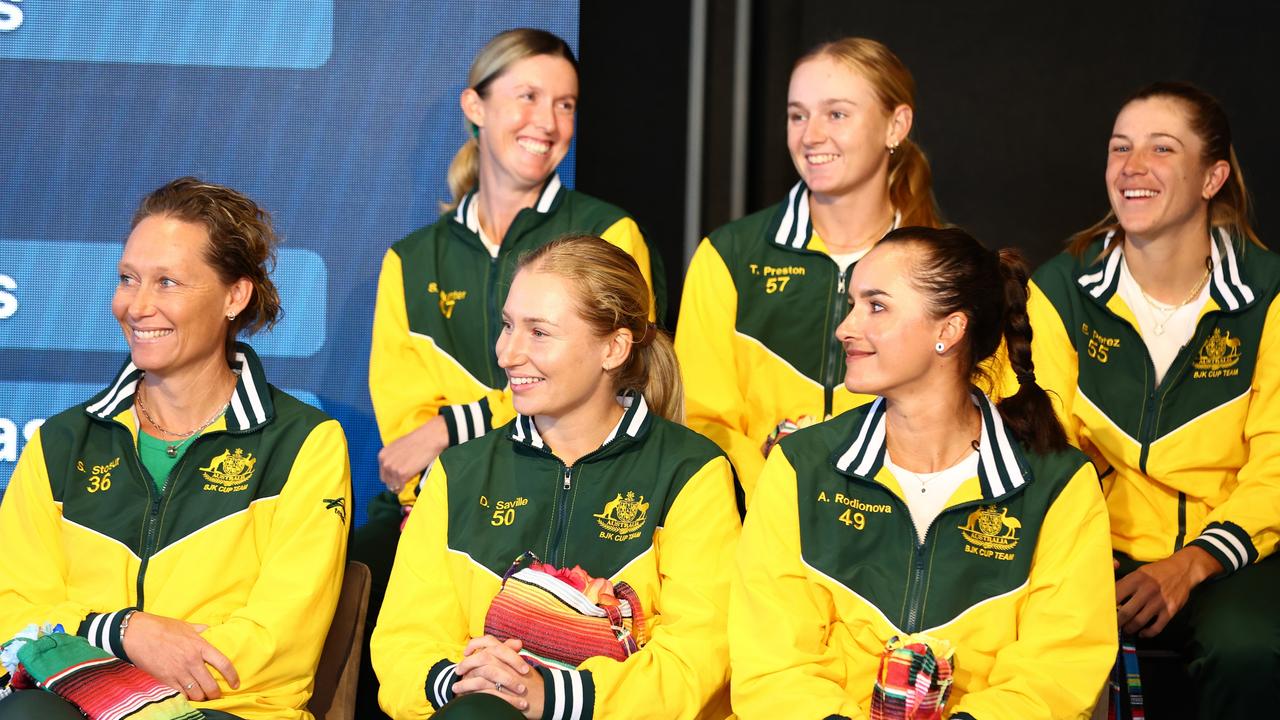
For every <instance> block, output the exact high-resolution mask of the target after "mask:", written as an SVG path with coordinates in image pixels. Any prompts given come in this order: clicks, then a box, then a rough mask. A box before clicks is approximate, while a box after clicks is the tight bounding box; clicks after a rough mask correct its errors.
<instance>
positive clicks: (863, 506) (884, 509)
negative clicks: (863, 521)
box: [818, 490, 893, 513]
mask: <svg viewBox="0 0 1280 720" xmlns="http://www.w3.org/2000/svg"><path fill="white" fill-rule="evenodd" d="M832 500H833V498H829V497H827V492H826V491H825V490H819V491H818V502H832ZM834 501H835V502H836V503H839V504H840V505H847V506H849V507H851V508H853V509H854V510H858V511H861V512H869V513H892V512H893V506H892V505H889V504H888V503H875V504H872V503H865V502H863V501H861V500H859V499H858V498H851V497H848V496H847V495H845V494H844V493H842V492H838V493H836V494H835V498H834Z"/></svg>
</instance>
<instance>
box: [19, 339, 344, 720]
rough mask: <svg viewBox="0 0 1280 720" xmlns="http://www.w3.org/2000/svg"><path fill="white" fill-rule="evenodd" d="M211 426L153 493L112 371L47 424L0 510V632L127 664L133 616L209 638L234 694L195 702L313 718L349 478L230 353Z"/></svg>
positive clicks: (137, 374) (249, 713)
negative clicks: (54, 630)
mask: <svg viewBox="0 0 1280 720" xmlns="http://www.w3.org/2000/svg"><path fill="white" fill-rule="evenodd" d="M236 362H237V363H238V366H239V370H240V378H239V381H238V382H237V384H236V389H235V394H234V395H233V396H232V400H231V405H230V406H229V407H228V409H227V412H226V414H225V415H224V416H223V417H221V418H219V419H218V420H216V421H214V423H213V424H212V425H210V426H209V427H208V428H206V429H205V430H204V432H202V433H201V434H200V436H199V437H197V438H196V439H195V440H193V441H191V443H190V444H189V445H188V446H187V450H186V453H185V454H184V455H183V457H182V459H181V460H180V461H179V462H178V464H177V465H176V466H175V467H174V469H173V472H172V473H171V474H170V476H169V478H168V479H167V481H166V483H165V485H164V490H163V492H161V491H157V490H156V485H155V483H154V482H153V481H152V479H151V476H150V475H148V474H147V471H146V470H144V469H143V466H142V463H141V461H140V460H139V458H138V453H137V433H138V424H137V420H136V415H135V414H134V410H133V398H134V390H135V388H136V387H137V383H138V382H139V381H140V380H141V378H142V375H143V373H142V371H140V370H138V369H137V368H136V367H135V366H134V365H133V363H131V362H130V363H126V364H125V366H124V368H123V370H122V371H121V372H120V374H119V376H118V377H117V378H116V379H115V381H114V382H113V383H112V384H111V385H110V386H109V387H108V388H107V389H105V390H104V391H103V392H101V393H99V394H98V395H97V396H96V397H94V398H93V399H92V400H90V401H89V402H87V403H85V404H84V405H80V406H77V407H74V408H71V409H70V410H66V411H64V412H62V413H60V414H58V415H56V416H54V417H52V418H50V419H49V420H48V421H47V422H46V423H45V424H44V425H43V426H42V427H41V428H40V430H39V431H38V432H37V433H36V434H35V435H34V436H33V437H32V439H31V441H30V442H29V443H28V444H27V447H26V448H25V449H24V450H23V453H22V457H21V458H20V459H19V461H18V465H17V468H16V469H15V470H14V474H13V478H12V481H11V482H10V484H9V488H8V491H7V492H5V495H4V502H3V504H2V505H0V547H3V548H4V549H5V551H4V552H3V553H0V637H2V638H10V637H13V635H14V634H15V633H17V632H18V631H19V630H21V629H22V628H23V627H25V626H27V625H29V624H32V623H46V622H48V623H60V624H61V625H62V626H63V627H64V628H66V629H67V631H68V632H78V633H79V634H80V635H82V636H85V637H86V638H87V639H88V640H89V642H91V643H93V644H94V645H97V646H98V647H100V648H102V649H104V650H106V651H108V652H110V653H112V654H114V655H116V656H118V657H121V658H123V659H125V660H128V659H129V658H128V656H127V655H126V654H125V652H124V648H123V646H122V643H121V638H120V623H121V620H122V619H123V616H124V615H125V613H126V612H127V611H128V610H130V609H141V610H145V611H146V612H149V613H154V614H157V615H164V616H167V617H171V618H177V619H179V620H184V621H186V622H190V623H199V624H204V625H208V626H209V629H208V630H205V631H204V632H203V633H201V634H202V635H203V637H204V639H205V640H208V641H209V643H210V644H212V645H213V646H214V647H216V648H218V650H220V651H221V652H222V653H223V654H224V655H226V656H227V658H228V659H230V660H231V663H232V665H234V666H235V668H236V671H237V672H238V673H239V675H240V687H239V689H236V690H233V689H231V688H230V687H228V686H227V684H226V682H225V681H223V680H222V679H221V677H220V676H219V675H218V673H217V672H216V671H215V672H214V673H213V675H214V677H215V678H217V679H218V681H219V685H220V687H221V689H222V698H220V699H218V700H211V701H208V702H202V703H194V704H195V705H196V706H197V707H200V708H212V709H216V710H222V711H225V712H229V713H232V714H235V715H238V716H240V717H243V718H245V719H246V720H258V719H263V720H265V719H267V718H271V719H272V720H275V719H277V718H297V719H301V718H310V717H311V714H310V713H308V712H307V711H306V709H305V708H306V704H307V700H308V699H309V698H310V696H311V690H312V678H313V675H314V674H315V670H316V665H317V664H318V662H319V659H320V649H321V646H322V645H323V644H324V638H325V634H326V633H327V632H328V629H329V620H330V619H331V618H332V617H333V611H334V608H335V607H336V606H337V602H338V593H339V590H340V588H341V584H342V573H343V563H344V560H345V553H346V541H347V523H348V512H349V511H350V507H351V477H350V470H349V467H348V461H347V445H346V438H345V437H344V435H343V433H342V428H341V427H340V426H339V425H338V422H337V421H336V420H332V419H330V418H328V417H327V416H325V415H324V414H323V413H322V412H320V411H319V410H316V409H315V408H312V407H310V406H308V405H305V404H303V403H301V402H299V401H298V400H295V399H294V398H292V397H290V396H289V395H286V394H285V393H283V392H280V391H279V390H277V389H276V388H274V387H272V386H271V385H268V384H267V380H266V378H265V376H264V375H263V372H262V365H261V364H260V363H259V362H258V358H257V356H256V355H254V353H253V351H252V350H251V349H249V347H248V346H247V345H243V344H241V345H239V346H238V347H237V352H236Z"/></svg>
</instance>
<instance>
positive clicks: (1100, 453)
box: [1030, 82, 1280, 718]
mask: <svg viewBox="0 0 1280 720" xmlns="http://www.w3.org/2000/svg"><path fill="white" fill-rule="evenodd" d="M1106 187H1107V194H1108V196H1109V198H1110V200H1111V212H1110V213H1108V214H1107V216H1106V217H1105V218H1103V220H1102V221H1101V222H1099V223H1098V224H1096V225H1094V226H1093V227H1090V228H1089V229H1087V230H1085V231H1083V232H1081V233H1079V234H1077V235H1076V236H1075V238H1073V240H1072V241H1071V245H1070V248H1069V250H1068V252H1065V253H1063V254H1062V255H1060V256H1058V257H1057V258H1055V259H1053V260H1051V261H1050V262H1049V263H1047V264H1046V265H1045V266H1044V267H1042V268H1040V269H1039V270H1038V271H1037V272H1036V274H1035V278H1034V281H1033V283H1032V291H1031V300H1030V313H1031V319H1032V324H1033V325H1034V326H1035V329H1036V343H1035V357H1036V365H1037V366H1038V367H1040V368H1041V377H1042V382H1043V383H1044V384H1045V387H1046V388H1048V389H1050V390H1051V391H1052V392H1053V394H1054V395H1055V396H1056V398H1057V399H1058V400H1059V401H1060V403H1059V404H1058V410H1059V411H1060V413H1061V417H1062V419H1063V424H1064V425H1065V426H1066V430H1067V435H1068V437H1069V438H1070V440H1071V442H1072V443H1073V444H1075V445H1077V446H1078V447H1080V448H1081V449H1082V450H1084V451H1085V452H1087V453H1088V454H1089V455H1091V456H1092V457H1093V458H1094V461H1095V463H1096V464H1097V465H1098V467H1099V468H1101V469H1102V481H1103V486H1104V491H1105V493H1106V496H1107V507H1108V509H1109V511H1110V517H1111V542H1112V547H1113V549H1114V551H1115V557H1116V568H1117V577H1118V578H1119V579H1118V580H1117V582H1116V597H1115V601H1116V608H1117V610H1116V612H1117V615H1118V620H1119V623H1120V626H1121V628H1122V630H1123V631H1124V632H1125V633H1127V634H1132V635H1137V636H1140V637H1141V638H1143V640H1141V641H1139V642H1140V644H1146V643H1150V644H1152V645H1155V646H1158V647H1160V648H1162V649H1172V650H1175V651H1177V652H1179V653H1181V654H1182V657H1183V660H1184V661H1185V662H1186V665H1187V671H1188V673H1189V675H1190V678H1191V681H1192V682H1190V683H1187V684H1186V687H1187V688H1188V689H1190V690H1191V691H1192V695H1193V697H1194V703H1195V704H1194V708H1195V710H1194V711H1192V710H1190V709H1188V708H1187V707H1186V706H1177V707H1170V710H1169V711H1170V713H1171V714H1178V715H1184V714H1185V716H1187V717H1190V716H1191V715H1190V713H1192V712H1194V713H1195V716H1196V717H1200V718H1242V717H1254V716H1256V714H1257V712H1258V710H1259V709H1260V708H1266V707H1274V706H1275V705H1276V704H1277V702H1278V701H1280V691H1278V690H1277V685H1276V682H1275V679H1276V677H1277V676H1280V615H1278V614H1277V613H1276V612H1275V610H1274V607H1273V606H1272V604H1271V603H1270V602H1268V600H1269V599H1270V598H1273V597H1275V596H1276V594H1277V593H1280V560H1277V559H1276V558H1275V555H1274V553H1275V550H1276V543H1277V540H1278V539H1280V462H1278V460H1280V302H1277V294H1278V293H1280V260H1278V259H1277V257H1276V255H1275V254H1273V253H1271V252H1269V251H1268V250H1267V249H1266V248H1264V247H1263V246H1262V244H1261V242H1259V240H1258V237H1257V235H1256V234H1255V233H1254V231H1253V228H1252V227H1251V225H1250V221H1249V214H1250V213H1249V193H1248V190H1247V189H1246V188H1245V183H1244V177H1243V175H1242V174H1241V172H1240V165H1239V163H1238V161H1237V159H1236V154H1235V150H1234V148H1233V147H1232V144H1231V126H1230V123H1229V121H1228V119H1227V116H1226V113H1225V112H1224V111H1223V109H1222V106H1221V105H1220V104H1219V103H1218V101H1217V100H1215V99H1214V98H1213V97H1212V96H1210V95H1209V94H1208V93H1206V92H1204V91H1203V90H1200V89H1199V88H1196V87H1194V86H1191V85H1188V84H1186V83H1175V82H1161V83H1155V84H1153V85H1149V86H1147V87H1145V88H1142V89H1141V90H1139V91H1138V92H1136V93H1134V94H1133V95H1132V96H1130V97H1129V99H1128V100H1126V101H1125V103H1124V104H1123V106H1122V107H1121V109H1120V112H1119V114H1118V115H1117V117H1116V120H1115V125H1114V128H1113V130H1112V134H1111V139H1110V142H1109V146H1108V151H1107V169H1106ZM1151 695H1152V694H1150V693H1148V696H1147V702H1148V704H1150V705H1154V704H1155V703H1156V702H1160V701H1159V699H1155V702H1153V699H1152V697H1151ZM1153 714H1157V713H1153Z"/></svg>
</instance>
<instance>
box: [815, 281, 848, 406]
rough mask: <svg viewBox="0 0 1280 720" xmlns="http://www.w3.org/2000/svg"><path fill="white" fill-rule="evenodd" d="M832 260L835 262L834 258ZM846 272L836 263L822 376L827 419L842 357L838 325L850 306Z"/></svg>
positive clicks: (833, 399) (833, 403)
mask: <svg viewBox="0 0 1280 720" xmlns="http://www.w3.org/2000/svg"><path fill="white" fill-rule="evenodd" d="M831 262H832V264H835V261H834V260H832V261H831ZM850 269H852V268H850ZM846 272H847V271H842V270H840V266H839V265H836V294H835V297H834V298H833V301H832V302H831V317H830V319H829V320H830V325H829V326H828V332H827V357H826V361H825V363H824V371H823V378H822V417H821V418H819V419H821V420H826V419H827V418H828V417H830V416H831V412H832V410H833V409H834V406H835V389H836V380H837V378H836V367H837V363H838V361H839V359H840V349H841V346H840V341H839V340H838V339H837V338H836V327H837V326H839V325H840V322H841V321H842V320H844V312H843V310H844V309H845V308H847V307H848V301H847V300H845V293H846V291H847V289H848V283H849V279H848V277H847V275H846Z"/></svg>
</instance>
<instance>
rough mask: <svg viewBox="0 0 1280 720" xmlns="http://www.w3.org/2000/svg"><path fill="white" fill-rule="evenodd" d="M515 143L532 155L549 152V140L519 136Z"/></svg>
mask: <svg viewBox="0 0 1280 720" xmlns="http://www.w3.org/2000/svg"><path fill="white" fill-rule="evenodd" d="M516 144H517V145H519V146H520V147H522V148H524V149H525V150H528V151H529V152H531V153H533V154H534V155H546V154H547V153H549V152H551V143H549V142H538V141H537V140H530V139H528V138H520V139H519V140H516Z"/></svg>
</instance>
